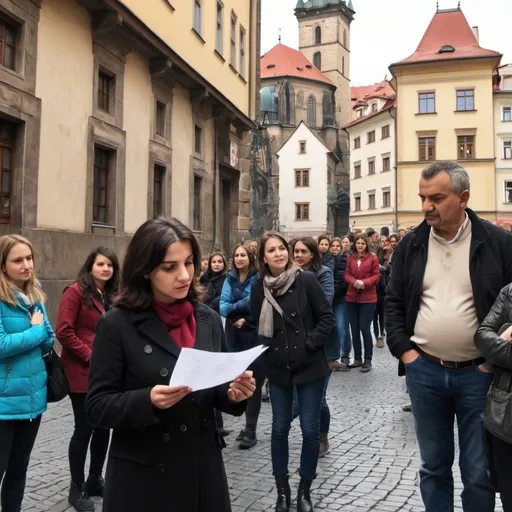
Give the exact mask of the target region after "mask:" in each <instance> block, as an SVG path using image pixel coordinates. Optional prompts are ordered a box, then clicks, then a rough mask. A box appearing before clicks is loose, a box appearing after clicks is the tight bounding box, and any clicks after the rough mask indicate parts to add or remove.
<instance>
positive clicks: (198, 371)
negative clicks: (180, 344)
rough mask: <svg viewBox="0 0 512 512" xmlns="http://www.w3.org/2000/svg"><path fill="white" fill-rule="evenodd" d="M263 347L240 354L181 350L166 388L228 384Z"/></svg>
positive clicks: (193, 388) (199, 388)
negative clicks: (168, 386)
mask: <svg viewBox="0 0 512 512" xmlns="http://www.w3.org/2000/svg"><path fill="white" fill-rule="evenodd" d="M267 348H268V347H264V346H263V345H259V346H258V347H254V348H251V349H250V350H245V351H244V352H206V351H204V350H195V349H193V348H183V349H181V353H180V356H179V357H178V362H177V363H176V366H175V367H174V371H173V372H172V375H171V381H170V383H169V385H170V386H188V387H189V388H191V389H192V391H199V390H201V389H208V388H213V387H215V386H220V385H221V384H225V383H226V382H231V381H232V380H233V379H235V378H236V377H238V376H239V375H241V374H242V373H243V372H245V370H247V368H248V367H249V365H250V364H251V363H252V362H253V361H255V360H256V359H257V358H258V357H259V356H260V355H261V354H263V352H265V350H267Z"/></svg>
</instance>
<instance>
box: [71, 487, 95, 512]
mask: <svg viewBox="0 0 512 512" xmlns="http://www.w3.org/2000/svg"><path fill="white" fill-rule="evenodd" d="M68 501H69V503H71V505H73V507H75V510H77V512H94V503H93V502H92V501H91V498H89V495H88V494H87V493H86V492H85V484H83V483H82V484H75V483H73V482H71V487H70V488H69V497H68Z"/></svg>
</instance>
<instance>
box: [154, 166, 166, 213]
mask: <svg viewBox="0 0 512 512" xmlns="http://www.w3.org/2000/svg"><path fill="white" fill-rule="evenodd" d="M164 178H165V167H164V166H163V165H158V164H155V167H154V171H153V217H158V216H159V215H163V214H164Z"/></svg>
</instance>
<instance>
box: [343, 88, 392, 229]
mask: <svg viewBox="0 0 512 512" xmlns="http://www.w3.org/2000/svg"><path fill="white" fill-rule="evenodd" d="M352 112H353V115H352V121H351V122H350V123H349V124H347V125H346V126H345V127H344V129H345V131H346V132H347V133H348V134H349V138H350V162H351V168H350V195H351V197H350V229H351V231H358V230H365V229H366V228H369V227H372V228H373V229H375V230H376V231H379V230H380V228H382V227H388V228H389V229H390V232H393V231H394V230H395V229H396V156H395V147H396V145H395V116H396V108H395V92H394V91H393V89H392V88H391V86H390V85H389V82H387V81H386V80H384V81H383V82H380V83H378V84H375V85H371V86H365V87H352Z"/></svg>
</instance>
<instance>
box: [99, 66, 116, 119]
mask: <svg viewBox="0 0 512 512" xmlns="http://www.w3.org/2000/svg"><path fill="white" fill-rule="evenodd" d="M114 85H115V77H113V76H112V75H110V74H108V73H107V72H105V71H102V70H100V71H99V73H98V108H99V109H100V110H104V111H105V112H108V113H109V114H111V113H112V110H113V104H114V102H113V96H114Z"/></svg>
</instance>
